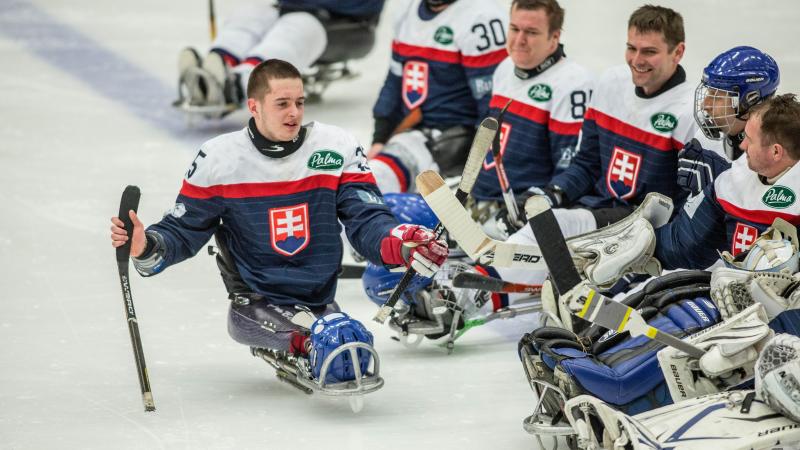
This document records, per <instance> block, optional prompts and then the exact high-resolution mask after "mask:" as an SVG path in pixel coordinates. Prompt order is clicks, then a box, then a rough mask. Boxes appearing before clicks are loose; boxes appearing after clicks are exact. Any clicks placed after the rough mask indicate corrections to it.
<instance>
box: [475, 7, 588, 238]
mask: <svg viewBox="0 0 800 450" xmlns="http://www.w3.org/2000/svg"><path fill="white" fill-rule="evenodd" d="M563 23H564V9H563V8H561V6H560V5H559V4H558V2H557V1H556V0H514V1H513V2H511V14H510V17H509V27H508V41H507V43H506V49H507V50H508V54H509V57H508V58H506V59H505V60H503V62H502V63H500V65H499V66H498V67H497V70H495V73H494V78H493V81H492V98H491V101H490V104H489V107H490V114H491V115H492V116H494V117H497V116H498V115H499V113H500V111H501V110H502V109H503V108H504V107H505V106H506V105H508V109H507V111H506V112H505V114H504V115H503V123H502V125H501V129H500V139H499V145H500V154H501V155H502V159H503V163H504V166H505V172H506V174H507V177H508V182H509V184H510V186H511V188H512V191H513V192H517V193H522V192H525V191H526V190H528V189H529V188H531V187H540V188H541V187H544V186H546V185H547V184H548V183H549V182H550V179H551V178H552V177H553V175H555V174H557V173H560V172H562V171H563V170H564V169H566V168H567V167H568V166H569V163H570V161H571V160H572V157H573V155H574V154H575V152H576V147H577V143H578V133H579V132H580V129H581V124H582V123H583V114H584V113H585V111H586V107H587V105H588V103H589V99H590V97H591V83H592V75H591V74H590V73H589V71H588V70H586V69H585V68H584V67H583V66H581V65H580V64H578V63H576V62H575V61H573V60H571V59H569V58H567V57H566V55H565V53H564V46H563V45H562V44H561V43H560V38H561V28H562V26H563ZM509 102H511V103H509ZM472 195H473V196H474V197H475V198H476V199H478V200H482V201H489V202H500V203H502V201H503V198H502V193H501V190H500V183H499V182H498V175H497V171H496V169H495V162H494V158H493V156H492V155H491V154H489V155H488V156H487V158H486V162H485V164H484V165H483V169H482V170H481V172H480V174H479V175H478V179H477V181H476V183H475V187H474V188H473V189H472ZM494 204H496V203H494ZM492 206H493V203H489V204H481V205H480V209H481V210H483V209H484V208H487V207H488V208H489V209H490V210H491V209H494V208H492ZM522 209H523V208H522V207H519V210H522ZM503 212H504V210H501V217H502V219H503V220H508V219H507V215H505V214H503ZM506 237H507V236H506Z"/></svg>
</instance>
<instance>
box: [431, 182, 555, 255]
mask: <svg viewBox="0 0 800 450" xmlns="http://www.w3.org/2000/svg"><path fill="white" fill-rule="evenodd" d="M417 189H419V192H420V193H421V194H422V197H423V198H424V199H425V202H426V203H427V204H428V206H430V207H431V209H432V210H433V212H434V213H436V216H437V217H439V220H441V221H442V225H444V227H445V228H447V231H448V232H449V233H450V237H451V238H453V239H455V241H456V242H457V243H458V246H459V247H461V249H462V250H464V252H465V253H466V254H467V255H469V257H470V258H472V259H473V260H475V261H478V262H480V263H482V264H486V265H489V266H495V267H516V268H521V269H533V270H545V269H547V266H546V265H545V263H544V259H543V258H542V254H541V252H540V251H539V247H537V246H535V245H522V244H513V243H510V242H502V241H498V240H495V239H492V238H490V237H489V236H488V235H487V234H486V232H485V231H483V229H482V228H481V227H480V225H478V224H477V223H475V221H474V220H472V217H471V216H470V214H469V212H468V211H467V210H466V209H464V207H463V206H462V205H461V204H460V203H459V202H458V199H457V198H456V197H455V196H454V195H453V193H452V192H451V191H450V189H448V188H447V186H446V185H445V184H444V180H442V177H440V176H439V174H437V173H436V172H433V171H430V170H428V171H425V172H422V173H421V174H419V176H417Z"/></svg>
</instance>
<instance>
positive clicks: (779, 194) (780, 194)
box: [761, 185, 796, 209]
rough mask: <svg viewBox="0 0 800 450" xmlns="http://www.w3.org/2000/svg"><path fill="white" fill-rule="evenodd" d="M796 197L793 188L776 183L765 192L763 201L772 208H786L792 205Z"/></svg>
mask: <svg viewBox="0 0 800 450" xmlns="http://www.w3.org/2000/svg"><path fill="white" fill-rule="evenodd" d="M795 198H796V197H795V195H794V191H793V190H791V189H789V188H788V187H786V186H779V185H775V186H772V187H771V188H769V190H768V191H767V192H765V193H764V196H763V197H761V202H762V203H764V204H765V205H767V206H769V207H770V208H775V209H784V208H788V207H790V206H792V205H793V204H794V200H795Z"/></svg>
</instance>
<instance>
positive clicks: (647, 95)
mask: <svg viewBox="0 0 800 450" xmlns="http://www.w3.org/2000/svg"><path fill="white" fill-rule="evenodd" d="M684 50H685V44H684V30H683V18H682V17H681V15H680V14H678V13H677V12H675V11H673V10H671V9H669V8H665V7H661V6H652V5H645V6H642V7H640V8H639V9H637V10H636V11H634V13H633V14H632V15H631V17H630V19H629V20H628V41H627V51H626V53H625V58H626V62H627V67H622V66H620V67H615V68H612V69H609V70H608V71H606V72H605V73H604V74H603V75H601V76H600V77H599V79H598V80H597V82H596V83H595V88H594V92H593V94H592V99H591V102H590V103H589V106H588V109H587V110H586V114H585V115H584V121H583V125H582V127H581V138H580V145H579V148H578V153H577V154H576V155H575V157H574V158H573V159H572V162H571V164H570V166H569V167H568V168H567V169H566V170H565V171H564V172H561V173H560V174H558V175H556V176H555V177H553V179H552V180H551V181H550V183H549V184H548V185H547V186H546V187H545V188H543V189H539V188H535V187H534V188H531V189H529V190H528V191H526V192H524V193H522V195H521V200H524V199H527V198H528V197H530V196H532V195H537V194H539V195H545V196H546V198H547V199H548V201H549V202H550V203H551V205H552V206H553V208H554V209H553V212H554V213H555V215H556V219H557V220H558V223H559V226H560V227H561V230H562V232H563V233H564V235H565V236H566V237H570V236H575V235H579V234H583V233H586V232H589V231H592V230H595V229H597V228H600V227H604V226H606V225H608V224H612V223H614V222H617V221H619V220H620V219H622V218H624V217H626V216H628V215H629V214H630V213H631V211H633V209H634V208H635V207H636V206H637V205H639V204H640V203H641V202H642V201H643V200H644V198H645V196H646V195H647V193H649V192H657V193H660V194H663V195H666V196H667V197H670V198H672V199H673V201H676V202H677V203H680V200H682V197H683V196H684V194H682V191H681V189H680V187H679V186H678V185H677V183H676V173H677V168H678V166H677V164H678V158H677V154H678V151H679V150H680V149H681V148H683V143H684V142H687V141H688V140H689V139H690V138H691V137H692V136H694V134H695V131H696V130H697V125H696V123H695V121H694V119H693V101H692V99H693V95H692V91H693V87H692V86H691V85H690V84H689V83H687V82H686V73H685V72H684V70H683V67H681V66H680V64H679V62H680V60H681V58H682V57H683V54H684ZM669 174H673V176H669ZM598 175H599V177H598ZM509 231H511V230H509ZM508 241H509V242H512V243H522V244H532V243H535V238H534V237H533V234H532V231H531V229H530V227H528V226H525V227H522V228H520V229H519V231H517V232H516V233H514V234H512V235H511V237H510V238H509V239H508ZM498 272H499V273H500V275H501V277H502V278H503V279H504V280H507V281H520V282H525V283H531V284H539V283H541V282H542V281H543V279H544V277H545V276H546V272H545V271H541V272H535V271H525V270H518V269H498Z"/></svg>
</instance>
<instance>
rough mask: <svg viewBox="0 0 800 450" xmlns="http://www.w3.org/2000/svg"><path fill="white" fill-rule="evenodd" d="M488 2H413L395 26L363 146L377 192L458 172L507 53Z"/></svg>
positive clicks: (500, 16) (495, 9)
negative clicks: (427, 174)
mask: <svg viewBox="0 0 800 450" xmlns="http://www.w3.org/2000/svg"><path fill="white" fill-rule="evenodd" d="M505 23H506V20H505V14H504V13H503V11H502V9H501V8H500V7H499V6H498V5H497V4H496V3H495V2H494V1H488V2H487V1H484V0H457V1H455V0H412V1H410V2H408V6H407V7H406V8H405V10H404V12H403V13H402V15H401V16H400V17H399V20H398V21H397V22H396V24H395V28H394V29H395V34H394V38H393V41H392V59H391V62H390V65H389V73H388V75H387V76H386V81H385V82H384V85H383V87H382V88H381V91H380V94H379V97H378V100H377V101H376V103H375V106H374V108H373V111H372V114H373V117H374V118H375V129H374V133H373V137H372V142H373V143H372V147H371V149H370V151H369V155H368V156H369V158H370V160H371V163H370V164H371V166H372V170H373V172H374V173H375V177H376V179H377V180H378V186H379V187H380V189H381V191H383V192H414V191H415V187H414V179H415V178H416V176H417V174H419V173H420V172H422V171H423V170H427V169H433V170H438V171H440V172H441V173H443V174H445V175H446V176H454V175H458V174H460V173H461V169H462V168H463V165H464V161H465V160H466V155H467V153H468V151H469V146H470V143H471V142H472V137H473V135H474V134H475V126H476V124H477V123H478V121H479V120H481V119H483V118H484V117H486V114H487V111H488V106H489V97H490V93H491V90H492V73H493V72H494V70H495V67H496V66H497V64H498V63H500V61H502V60H503V59H504V58H505V57H506V50H505V48H504V44H505V42H506V37H505Z"/></svg>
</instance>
